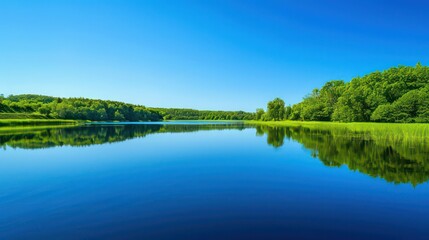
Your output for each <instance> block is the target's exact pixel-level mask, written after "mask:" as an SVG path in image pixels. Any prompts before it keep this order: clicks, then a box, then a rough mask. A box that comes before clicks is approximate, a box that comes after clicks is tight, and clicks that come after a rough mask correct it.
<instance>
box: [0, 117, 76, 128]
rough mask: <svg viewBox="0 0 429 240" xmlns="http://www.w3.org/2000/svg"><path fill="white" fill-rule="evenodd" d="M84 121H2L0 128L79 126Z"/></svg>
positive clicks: (0, 121)
mask: <svg viewBox="0 0 429 240" xmlns="http://www.w3.org/2000/svg"><path fill="white" fill-rule="evenodd" d="M82 123H83V121H76V120H62V119H0V128H1V129H4V128H11V127H37V126H52V125H79V124H82Z"/></svg>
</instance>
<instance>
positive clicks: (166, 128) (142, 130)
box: [0, 123, 246, 149]
mask: <svg viewBox="0 0 429 240" xmlns="http://www.w3.org/2000/svg"><path fill="white" fill-rule="evenodd" d="M245 128H246V127H245V125H244V124H242V123H234V124H190V125H186V124H178V125H174V124H166V125H162V124H122V125H121V124H106V125H102V124H97V125H84V126H78V127H58V128H42V129H23V130H20V129H17V130H16V131H13V132H7V133H0V146H1V147H3V148H5V147H6V146H8V147H11V148H22V149H40V148H50V147H61V146H74V147H79V146H90V145H95V144H105V143H114V142H121V141H125V140H128V139H133V138H142V137H145V136H147V135H149V134H154V133H181V132H197V131H208V130H227V129H237V130H243V129H245Z"/></svg>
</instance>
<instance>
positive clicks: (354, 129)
mask: <svg viewBox="0 0 429 240" xmlns="http://www.w3.org/2000/svg"><path fill="white" fill-rule="evenodd" d="M246 123H247V124H254V125H264V126H271V127H304V128H308V129H311V130H315V131H318V130H320V131H330V132H331V133H332V134H342V135H344V134H347V133H350V134H361V135H363V136H364V135H365V134H370V135H371V137H372V138H377V139H386V140H388V139H389V140H401V139H402V140H404V139H408V138H413V139H421V140H425V141H427V140H429V124H416V123H361V122H358V123H339V122H304V121H246Z"/></svg>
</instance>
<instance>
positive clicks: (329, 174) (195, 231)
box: [0, 122, 429, 240]
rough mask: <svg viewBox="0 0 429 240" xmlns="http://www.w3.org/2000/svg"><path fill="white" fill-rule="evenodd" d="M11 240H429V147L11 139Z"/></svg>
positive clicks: (349, 139) (169, 131)
mask: <svg viewBox="0 0 429 240" xmlns="http://www.w3.org/2000/svg"><path fill="white" fill-rule="evenodd" d="M0 145H1V146H2V148H3V150H0V213H1V214H0V239H190V240H193V239H288V238H289V239H427V237H428V236H429V205H428V204H429V185H428V183H427V182H428V180H429V147H428V143H427V141H422V140H421V139H417V140H416V139H412V138H411V139H410V138H407V139H396V140H387V139H383V138H379V137H377V135H375V134H373V133H371V132H352V131H346V130H338V131H336V130H329V129H314V128H313V129H310V128H305V127H270V126H254V125H248V124H244V123H237V122H169V123H150V124H144V123H139V124H134V123H128V124H122V123H116V124H107V123H101V124H96V125H85V126H77V127H70V126H64V127H58V128H52V127H47V128H38V129H31V128H30V129H29V128H23V129H20V130H16V131H7V132H0Z"/></svg>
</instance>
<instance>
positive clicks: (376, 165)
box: [256, 126, 429, 186]
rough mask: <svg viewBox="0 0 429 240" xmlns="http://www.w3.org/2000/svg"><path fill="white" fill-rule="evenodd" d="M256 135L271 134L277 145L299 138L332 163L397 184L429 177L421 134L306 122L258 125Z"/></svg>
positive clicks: (427, 152)
mask: <svg viewBox="0 0 429 240" xmlns="http://www.w3.org/2000/svg"><path fill="white" fill-rule="evenodd" d="M256 135H257V136H264V135H267V143H268V144H269V145H271V146H273V147H275V148H278V147H281V146H282V145H283V144H284V141H285V140H293V141H296V142H298V143H300V144H301V145H302V146H303V147H304V148H306V149H308V150H310V152H311V156H312V157H314V158H317V159H319V160H320V161H321V162H322V163H323V164H324V165H325V166H328V167H340V166H342V165H346V166H348V168H349V169H351V170H353V171H359V172H361V173H364V174H367V175H369V176H372V177H380V178H383V179H385V180H386V181H388V182H392V183H396V184H399V183H409V184H412V185H413V186H416V185H418V184H421V183H424V182H427V181H428V180H429V145H428V142H427V140H422V139H421V138H412V137H411V138H410V137H409V138H406V139H404V138H395V139H392V138H388V137H380V136H379V134H378V133H377V135H375V133H373V132H370V131H366V132H355V131H349V130H346V129H336V130H332V129H330V130H321V129H311V128H305V127H302V126H299V127H270V126H256ZM386 136H387V135H386Z"/></svg>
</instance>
